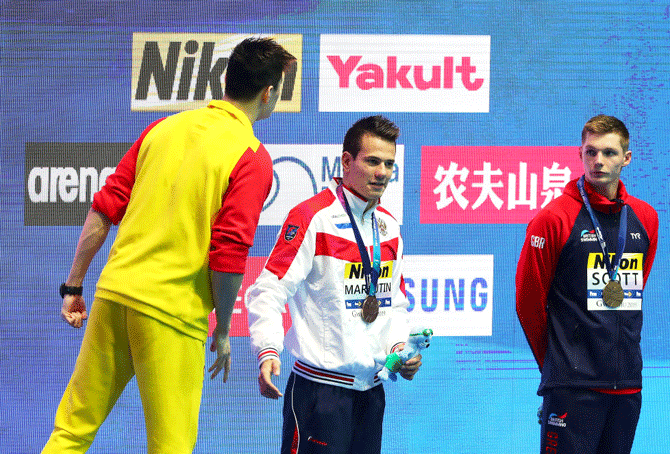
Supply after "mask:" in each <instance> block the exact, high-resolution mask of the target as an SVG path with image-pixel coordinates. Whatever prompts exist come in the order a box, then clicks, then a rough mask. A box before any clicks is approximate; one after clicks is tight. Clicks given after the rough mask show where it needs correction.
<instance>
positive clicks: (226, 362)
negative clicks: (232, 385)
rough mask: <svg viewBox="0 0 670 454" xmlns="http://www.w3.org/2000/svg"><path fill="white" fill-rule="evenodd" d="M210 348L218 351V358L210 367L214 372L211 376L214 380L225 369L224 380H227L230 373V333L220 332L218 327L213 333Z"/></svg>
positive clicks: (210, 370)
mask: <svg viewBox="0 0 670 454" xmlns="http://www.w3.org/2000/svg"><path fill="white" fill-rule="evenodd" d="M209 350H210V351H212V352H216V360H215V361H214V364H212V366H211V367H210V368H209V369H208V372H212V376H211V377H210V378H211V379H212V380H213V379H214V378H215V377H216V376H217V375H219V372H221V369H223V382H224V383H225V382H227V381H228V374H229V373H230V338H229V337H228V335H222V334H219V330H218V327H217V328H215V329H214V333H212V344H211V345H210V346H209Z"/></svg>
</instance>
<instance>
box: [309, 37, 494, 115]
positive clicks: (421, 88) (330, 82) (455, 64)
mask: <svg viewBox="0 0 670 454" xmlns="http://www.w3.org/2000/svg"><path fill="white" fill-rule="evenodd" d="M490 47H491V40H490V36H449V35H322V36H321V49H320V54H321V56H320V70H319V75H320V77H319V110H320V111H325V112H365V111H377V112H379V111H382V112H488V110H489V89H490V87H489V80H490V69H489V67H490ZM380 49H383V50H384V51H383V52H380Z"/></svg>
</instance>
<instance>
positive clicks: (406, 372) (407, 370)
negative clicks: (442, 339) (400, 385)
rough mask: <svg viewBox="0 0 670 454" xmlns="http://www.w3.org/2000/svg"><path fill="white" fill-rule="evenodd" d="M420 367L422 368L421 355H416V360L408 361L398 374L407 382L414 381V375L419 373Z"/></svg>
mask: <svg viewBox="0 0 670 454" xmlns="http://www.w3.org/2000/svg"><path fill="white" fill-rule="evenodd" d="M419 367H421V354H418V355H416V356H415V357H414V358H410V359H408V360H407V362H406V363H405V364H403V365H402V368H401V369H400V371H399V372H398V373H399V374H400V376H401V377H402V378H404V379H405V380H412V379H413V378H414V374H416V373H417V372H418V371H419Z"/></svg>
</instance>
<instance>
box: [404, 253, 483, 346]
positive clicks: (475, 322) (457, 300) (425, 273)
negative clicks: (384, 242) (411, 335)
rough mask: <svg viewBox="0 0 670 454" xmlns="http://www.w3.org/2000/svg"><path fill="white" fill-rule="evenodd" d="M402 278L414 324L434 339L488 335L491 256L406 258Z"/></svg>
mask: <svg viewBox="0 0 670 454" xmlns="http://www.w3.org/2000/svg"><path fill="white" fill-rule="evenodd" d="M403 276H404V279H405V292H406V294H407V298H408V299H409V308H408V311H409V312H410V319H411V321H412V323H413V324H415V325H421V326H429V327H431V328H432V329H433V331H434V333H435V335H437V336H491V334H492V331H493V256H492V255H407V256H405V268H404V271H403Z"/></svg>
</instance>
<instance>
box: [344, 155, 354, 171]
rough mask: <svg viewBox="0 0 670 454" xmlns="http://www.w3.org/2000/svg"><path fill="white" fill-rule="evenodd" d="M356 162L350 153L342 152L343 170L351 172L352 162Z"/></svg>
mask: <svg viewBox="0 0 670 454" xmlns="http://www.w3.org/2000/svg"><path fill="white" fill-rule="evenodd" d="M353 160H354V157H353V156H351V153H349V152H348V151H343V152H342V170H344V171H347V172H348V171H349V169H350V168H351V162H352V161H353Z"/></svg>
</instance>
